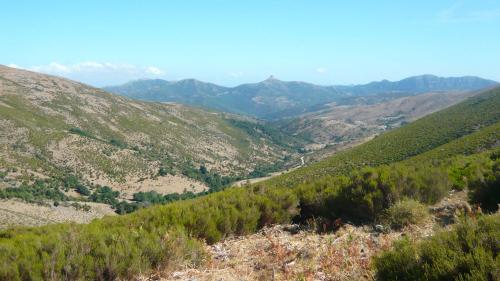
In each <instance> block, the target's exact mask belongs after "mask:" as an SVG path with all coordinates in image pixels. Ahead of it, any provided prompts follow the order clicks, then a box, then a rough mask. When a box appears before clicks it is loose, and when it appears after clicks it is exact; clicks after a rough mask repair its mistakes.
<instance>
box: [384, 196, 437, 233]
mask: <svg viewBox="0 0 500 281" xmlns="http://www.w3.org/2000/svg"><path fill="white" fill-rule="evenodd" d="M429 218H430V216H429V212H428V210H427V207H426V206H425V205H423V204H421V203H419V202H418V201H415V200H412V199H405V200H402V201H399V202H397V203H396V204H394V205H392V206H391V207H389V208H388V209H387V210H386V212H385V215H384V218H383V221H384V223H386V224H387V225H389V226H390V227H391V228H393V229H400V228H403V227H405V226H408V225H412V224H414V225H420V224H423V223H425V222H426V221H428V220H429Z"/></svg>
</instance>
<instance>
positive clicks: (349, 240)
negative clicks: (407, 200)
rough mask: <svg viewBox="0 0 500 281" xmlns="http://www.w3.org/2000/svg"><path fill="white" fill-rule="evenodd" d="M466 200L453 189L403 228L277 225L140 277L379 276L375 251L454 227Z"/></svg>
mask: <svg viewBox="0 0 500 281" xmlns="http://www.w3.org/2000/svg"><path fill="white" fill-rule="evenodd" d="M466 199H467V196H466V193H465V192H450V194H449V195H448V196H447V197H446V198H445V199H444V200H442V201H441V202H440V203H438V204H436V205H434V206H430V207H429V210H430V212H431V218H432V219H430V220H429V221H428V222H427V223H425V224H423V225H420V226H417V225H411V226H408V227H406V228H404V229H402V230H399V231H393V230H389V229H385V230H383V231H380V229H379V230H376V227H374V226H373V225H365V226H354V225H351V224H344V225H343V226H342V227H340V229H338V230H337V231H335V232H330V233H317V232H313V231H311V230H308V229H307V228H304V227H303V226H298V225H285V226H283V225H277V226H272V227H268V228H264V229H262V230H261V231H260V232H258V233H256V234H252V235H248V236H244V237H234V238H229V239H226V240H224V241H221V242H219V243H216V244H214V245H211V246H208V245H207V252H208V253H209V256H210V258H209V260H208V261H207V263H206V265H205V266H203V267H201V268H189V267H188V268H184V269H180V270H177V271H175V272H156V273H155V274H153V275H151V276H146V277H145V276H143V277H141V278H139V280H143V281H145V280H162V281H167V280H168V281H170V280H181V281H188V280H189V281H195V280H196V281H236V280H238V281H239V280H241V281H250V280H318V281H323V280H325V281H326V280H349V281H352V280H374V272H373V270H372V268H371V266H370V261H371V258H372V257H373V256H374V255H376V254H378V253H380V252H381V251H384V250H387V249H389V248H390V247H391V246H392V244H393V243H394V242H395V241H397V240H399V239H401V238H402V237H407V238H409V239H411V240H419V239H423V238H425V237H429V236H431V235H432V234H433V233H434V232H435V231H437V230H440V229H443V227H449V225H448V226H446V225H443V224H442V222H443V218H446V217H447V216H450V215H451V216H453V214H455V213H456V210H457V208H461V206H463V204H467V203H466Z"/></svg>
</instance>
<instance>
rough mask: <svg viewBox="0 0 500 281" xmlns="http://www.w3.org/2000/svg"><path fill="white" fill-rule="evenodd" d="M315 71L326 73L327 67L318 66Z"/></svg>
mask: <svg viewBox="0 0 500 281" xmlns="http://www.w3.org/2000/svg"><path fill="white" fill-rule="evenodd" d="M315 70H316V72H317V73H321V74H323V73H327V72H328V69H326V68H324V67H318V68H316V69H315Z"/></svg>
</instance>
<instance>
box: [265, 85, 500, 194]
mask: <svg viewBox="0 0 500 281" xmlns="http://www.w3.org/2000/svg"><path fill="white" fill-rule="evenodd" d="M499 108H500V87H496V88H493V89H490V90H486V91H484V92H483V93H480V94H478V95H475V96H473V97H470V98H468V99H467V100H465V101H463V102H461V103H459V104H456V105H454V106H451V107H449V108H446V109H444V110H441V111H438V112H436V113H433V114H430V115H428V116H425V117H423V118H421V119H418V120H416V121H415V122H412V123H410V124H407V125H405V126H403V127H401V128H399V129H396V130H393V131H389V132H387V133H384V134H382V135H380V136H378V137H376V138H375V139H373V140H371V141H369V142H367V143H365V144H362V145H359V146H357V147H355V148H353V149H349V150H346V151H343V152H340V153H338V154H336V155H334V156H332V157H330V158H327V159H325V160H323V161H320V162H318V163H315V164H312V165H310V166H308V167H304V168H300V169H297V170H295V171H293V172H291V173H288V174H286V175H283V176H280V177H276V178H273V179H271V180H270V181H268V184H271V185H278V186H282V185H285V186H293V185H296V184H298V183H301V182H303V181H307V180H308V179H314V178H316V177H318V176H322V175H328V174H342V173H346V172H349V171H351V170H352V169H359V168H361V167H364V166H377V165H381V164H387V163H393V162H397V161H401V160H404V159H407V158H409V157H412V156H415V155H418V154H421V153H424V152H426V151H429V150H432V149H433V148H436V147H438V146H440V145H443V144H446V143H448V142H451V141H453V140H456V139H459V138H460V137H463V136H466V135H469V134H472V133H474V132H476V131H478V130H480V129H482V128H486V127H488V126H495V124H496V123H497V122H499V121H500V111H499V110H498V109H499ZM492 133H493V135H492V136H491V135H490V136H489V137H488V143H484V145H485V146H486V147H488V146H494V145H496V143H497V142H498V132H496V133H495V131H494V130H493V132H492ZM264 184H265V183H264Z"/></svg>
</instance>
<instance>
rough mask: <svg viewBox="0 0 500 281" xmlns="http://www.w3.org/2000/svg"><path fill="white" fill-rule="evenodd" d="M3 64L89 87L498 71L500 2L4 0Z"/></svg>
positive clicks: (345, 80) (492, 75)
mask: <svg viewBox="0 0 500 281" xmlns="http://www.w3.org/2000/svg"><path fill="white" fill-rule="evenodd" d="M0 26H2V35H1V39H0V64H5V65H12V66H17V67H21V68H27V69H32V70H36V71H41V72H46V73H51V74H57V75H61V76H65V77H69V78H72V79H75V80H80V81H83V82H86V83H90V84H92V85H96V86H102V85H111V84H117V83H121V82H125V81H127V80H130V79H138V78H163V79H169V80H178V79H182V78H197V79H200V80H204V81H210V82H214V83H218V84H222V85H236V84H239V83H246V82H256V81H260V80H263V79H265V78H267V77H268V76H269V75H271V74H273V75H275V76H276V77H278V78H280V79H282V80H301V81H308V82H313V83H318V84H352V83H365V82H369V81H372V80H381V79H389V80H398V79H401V78H404V77H407V76H411V75H417V74H424V73H432V74H437V75H443V76H459V75H478V76H482V77H485V78H489V79H494V80H498V81H500V67H499V66H500V1H498V0H496V1H492V0H481V1H478V0H467V1H466V0H463V1H451V0H440V1H435V0H428V1H383V0H382V1H371V0H370V1H368V0H366V1H333V0H332V1H326V0H325V1H319V0H318V1H305V0H295V1H291V0H290V1H272V0H267V1H258V0H253V1H235V0H232V1H229V0H228V1H217V0H214V1H189V0H184V1H125V0H121V1H111V0H108V1H91V0H87V1H22V0H16V1H3V3H2V5H1V9H0Z"/></svg>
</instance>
